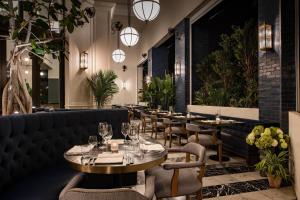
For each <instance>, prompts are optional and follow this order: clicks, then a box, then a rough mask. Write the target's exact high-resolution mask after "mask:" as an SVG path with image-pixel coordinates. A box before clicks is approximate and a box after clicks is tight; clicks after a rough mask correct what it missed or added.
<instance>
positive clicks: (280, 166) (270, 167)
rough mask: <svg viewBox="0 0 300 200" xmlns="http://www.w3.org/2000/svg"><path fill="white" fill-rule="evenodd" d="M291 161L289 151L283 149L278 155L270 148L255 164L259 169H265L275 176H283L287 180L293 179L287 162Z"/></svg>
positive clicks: (264, 170)
mask: <svg viewBox="0 0 300 200" xmlns="http://www.w3.org/2000/svg"><path fill="white" fill-rule="evenodd" d="M288 161H289V154H288V151H281V152H280V153H279V154H278V155H277V154H276V153H273V152H272V151H270V150H268V151H266V153H265V156H264V158H263V159H262V160H261V161H260V162H259V163H257V164H256V165H255V167H256V169H257V170H260V171H263V172H265V173H267V174H268V175H271V176H273V177H281V178H283V179H284V180H286V181H290V180H291V176H290V174H289V171H288V168H287V163H288Z"/></svg>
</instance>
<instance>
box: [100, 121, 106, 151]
mask: <svg viewBox="0 0 300 200" xmlns="http://www.w3.org/2000/svg"><path fill="white" fill-rule="evenodd" d="M106 126H107V123H106V122H100V123H99V125H98V133H99V135H100V137H101V138H102V145H100V146H101V147H100V148H101V149H104V148H105V146H104V145H103V141H104V135H105V134H106V131H105V129H106Z"/></svg>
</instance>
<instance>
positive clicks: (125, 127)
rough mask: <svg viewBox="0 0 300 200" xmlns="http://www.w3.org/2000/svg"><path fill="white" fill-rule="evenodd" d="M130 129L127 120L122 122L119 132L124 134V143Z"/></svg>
mask: <svg viewBox="0 0 300 200" xmlns="http://www.w3.org/2000/svg"><path fill="white" fill-rule="evenodd" d="M129 129H130V124H129V123H128V122H123V123H122V127H121V132H122V134H123V135H124V144H125V143H126V138H127V135H128V132H129Z"/></svg>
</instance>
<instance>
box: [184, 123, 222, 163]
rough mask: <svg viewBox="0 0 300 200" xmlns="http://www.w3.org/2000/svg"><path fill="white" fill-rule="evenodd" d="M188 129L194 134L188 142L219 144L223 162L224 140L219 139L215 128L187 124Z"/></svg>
mask: <svg viewBox="0 0 300 200" xmlns="http://www.w3.org/2000/svg"><path fill="white" fill-rule="evenodd" d="M186 131H187V132H189V133H190V134H192V133H194V135H192V136H190V137H189V138H188V142H195V143H199V144H201V145H203V146H205V147H209V146H212V145H216V146H218V155H219V162H220V163H222V154H223V150H222V140H220V139H218V137H217V134H216V130H215V129H201V128H200V127H199V125H196V124H190V123H187V124H186Z"/></svg>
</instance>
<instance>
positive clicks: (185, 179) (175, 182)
mask: <svg viewBox="0 0 300 200" xmlns="http://www.w3.org/2000/svg"><path fill="white" fill-rule="evenodd" d="M168 152H169V153H186V162H180V163H166V164H163V165H162V166H158V167H154V168H152V169H149V170H147V171H146V174H148V175H150V176H155V196H156V198H157V199H161V198H170V197H177V196H187V199H189V198H190V195H193V194H195V195H196V199H198V200H199V199H202V177H203V176H204V171H205V147H203V146H202V145H200V144H197V143H188V144H186V145H185V146H182V147H177V148H170V149H168ZM191 154H192V155H195V156H196V157H197V160H196V161H194V162H190V161H191V159H190V155H191Z"/></svg>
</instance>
